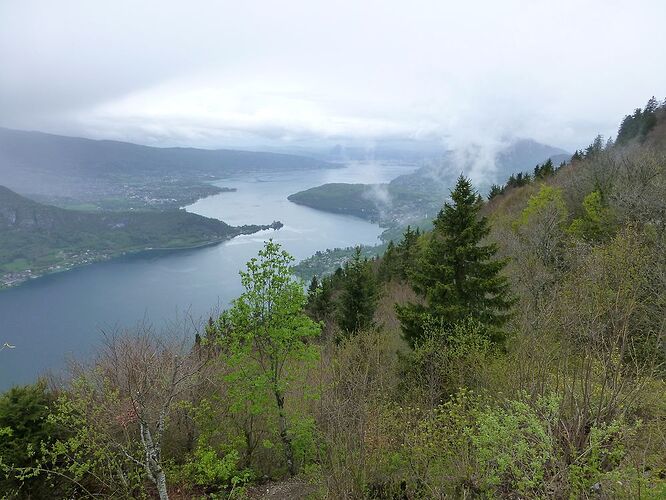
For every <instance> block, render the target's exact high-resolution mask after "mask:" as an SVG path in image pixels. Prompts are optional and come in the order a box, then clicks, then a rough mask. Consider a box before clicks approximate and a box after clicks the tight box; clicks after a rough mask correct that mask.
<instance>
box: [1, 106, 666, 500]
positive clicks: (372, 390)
mask: <svg viewBox="0 0 666 500" xmlns="http://www.w3.org/2000/svg"><path fill="white" fill-rule="evenodd" d="M518 173H519V172H515V173H514V174H513V175H511V176H510V177H509V179H508V180H507V182H506V183H505V184H503V185H499V184H498V185H497V186H496V187H495V189H494V190H493V191H492V192H491V195H490V199H489V200H487V199H485V197H482V196H481V195H480V194H479V193H478V190H477V189H476V187H475V186H474V185H473V184H472V183H471V181H470V180H469V179H467V178H466V177H464V176H462V175H461V176H460V177H459V178H458V179H457V181H456V184H455V187H454V188H453V189H452V191H451V193H450V201H449V202H447V203H446V204H445V205H444V206H443V207H442V209H441V211H440V212H439V213H438V214H437V215H436V217H434V221H433V229H432V231H429V232H426V233H421V232H417V231H411V230H410V231H408V232H407V233H406V234H405V235H404V237H403V238H402V239H401V240H400V241H395V242H391V243H390V244H389V245H388V248H387V250H386V253H385V254H384V256H383V257H382V258H378V259H373V260H367V259H365V258H363V256H362V255H361V252H360V251H359V252H357V253H356V255H355V256H354V258H352V259H351V260H349V261H348V262H347V263H346V264H345V265H344V266H343V267H342V268H340V269H338V270H337V271H336V272H335V273H334V274H332V275H329V276H326V277H324V278H320V279H313V281H312V282H311V283H310V286H309V288H308V290H307V292H305V291H304V289H303V286H302V284H301V283H298V282H296V281H294V280H293V278H292V276H291V271H290V265H291V264H292V261H293V259H292V258H291V257H290V256H289V255H288V254H287V253H286V252H284V251H283V250H282V249H281V248H280V246H279V245H278V244H276V243H273V242H268V243H267V244H266V245H265V248H264V250H262V251H261V252H260V253H259V255H258V256H257V258H254V259H252V260H251V261H250V262H248V264H247V268H246V269H245V270H243V271H242V272H241V282H242V285H243V289H244V292H243V293H242V294H241V295H240V296H239V297H238V298H237V299H236V300H235V301H234V302H233V304H232V305H231V306H230V308H229V309H228V310H227V311H225V312H223V313H222V314H215V315H214V316H212V317H211V318H210V320H209V321H207V322H206V321H204V324H203V325H202V327H200V328H197V329H196V331H191V330H190V329H185V328H183V329H181V330H178V331H176V332H173V331H172V332H156V331H154V330H153V329H151V328H149V327H147V326H143V327H141V328H138V329H136V330H132V331H127V332H118V333H117V334H115V335H109V336H108V337H107V339H106V342H105V344H104V346H103V347H102V348H101V349H100V350H99V352H98V353H97V355H96V356H95V357H94V358H93V359H89V360H85V363H83V362H82V363H80V364H78V365H76V367H75V368H74V369H73V370H72V374H71V379H70V380H68V381H66V382H64V383H63V382H59V383H56V382H53V381H47V380H44V381H42V382H40V383H37V384H35V385H32V386H27V387H16V388H13V389H12V390H10V391H9V392H7V393H6V394H4V395H3V396H2V397H0V433H1V434H2V435H3V439H2V441H0V468H1V469H0V470H2V472H3V474H4V476H3V479H2V481H1V482H0V489H2V490H3V491H5V492H8V494H9V495H15V496H17V497H29V496H32V497H33V498H42V497H44V496H45V495H49V496H56V497H81V498H92V497H94V496H102V497H112V498H130V497H132V498H136V497H142V496H153V497H158V496H159V497H160V498H161V499H166V498H169V497H171V498H202V497H204V498H244V497H248V496H249V497H250V498H262V497H264V496H263V495H264V494H265V495H266V496H265V498H367V499H406V498H409V499H415V498H513V499H515V498H561V499H565V498H594V499H611V498H632V499H633V498H645V499H657V498H664V497H665V496H666V378H665V377H666V364H665V362H666V332H665V327H666V321H665V318H666V252H664V248H665V244H666V104H661V103H659V102H657V101H656V100H654V101H653V100H650V102H648V105H647V106H646V107H645V108H641V109H639V110H636V112H634V113H633V114H632V115H630V116H629V117H628V118H626V119H625V120H624V121H623V122H622V125H621V127H620V130H619V133H618V138H617V140H616V141H615V142H613V141H605V140H603V139H602V138H601V137H598V138H596V139H594V140H593V142H592V143H591V144H590V146H589V147H588V148H586V149H585V150H583V151H576V153H575V154H574V155H573V158H572V159H571V161H569V162H566V163H565V164H564V165H562V166H561V167H558V166H556V164H553V162H552V161H551V162H550V163H549V162H548V161H545V162H543V163H542V164H540V165H538V166H537V167H536V168H535V169H534V170H532V171H530V172H527V173H525V172H522V173H521V174H520V176H518ZM517 179H519V180H517ZM0 340H1V339H0ZM5 355H11V350H5V351H3V352H1V353H0V356H5Z"/></svg>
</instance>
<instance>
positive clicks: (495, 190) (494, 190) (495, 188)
mask: <svg viewBox="0 0 666 500" xmlns="http://www.w3.org/2000/svg"><path fill="white" fill-rule="evenodd" d="M503 192H504V186H499V185H497V184H493V185H492V186H490V191H489V192H488V201H490V200H492V199H493V198H494V197H495V196H499V195H501V194H502V193H503Z"/></svg>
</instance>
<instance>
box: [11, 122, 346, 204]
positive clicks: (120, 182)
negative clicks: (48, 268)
mask: <svg viewBox="0 0 666 500" xmlns="http://www.w3.org/2000/svg"><path fill="white" fill-rule="evenodd" d="M331 167H334V165H333V164H331V163H327V162H324V161H321V160H316V159H313V158H307V157H304V156H297V155H290V154H279V153H261V152H252V151H235V150H223V149H220V150H207V149H195V148H157V147H150V146H141V145H137V144H131V143H127V142H118V141H108V140H91V139H83V138H78V137H65V136H60V135H53V134H45V133H42V132H26V131H19V130H10V129H6V128H0V183H1V184H3V185H5V186H7V187H9V188H11V189H13V190H15V191H17V192H19V193H22V194H29V195H38V196H41V197H44V199H47V200H51V201H56V202H60V199H64V200H66V199H68V198H69V199H71V200H74V201H83V202H97V201H100V200H109V199H117V198H122V199H124V200H125V201H126V203H128V204H129V206H137V207H138V206H146V205H157V206H160V207H163V206H170V207H173V206H175V207H178V206H182V205H183V204H185V203H187V202H192V201H194V200H196V199H198V198H200V197H201V196H202V195H204V196H205V195H208V194H213V193H215V192H218V191H219V188H216V187H215V186H211V185H210V184H209V183H208V181H210V180H213V179H220V178H224V177H228V176H231V175H235V174H240V173H250V172H276V171H278V172H279V171H288V170H309V169H318V168H331ZM132 202H133V203H132ZM121 207H122V205H121ZM103 208H108V207H103Z"/></svg>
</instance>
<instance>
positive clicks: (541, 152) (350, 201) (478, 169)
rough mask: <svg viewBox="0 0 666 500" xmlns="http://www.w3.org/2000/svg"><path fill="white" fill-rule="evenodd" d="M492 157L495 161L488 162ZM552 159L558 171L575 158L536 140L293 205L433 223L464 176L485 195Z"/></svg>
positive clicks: (389, 222) (318, 192) (311, 195)
mask: <svg viewBox="0 0 666 500" xmlns="http://www.w3.org/2000/svg"><path fill="white" fill-rule="evenodd" d="M488 156H489V157H488ZM549 158H550V159H551V160H552V161H553V162H554V163H555V164H556V165H557V164H559V163H560V162H561V161H566V160H568V159H569V158H570V155H569V154H568V153H567V152H566V151H564V150H563V149H560V148H556V147H553V146H548V145H545V144H541V143H538V142H536V141H533V140H530V139H522V140H518V141H515V142H513V143H512V144H510V145H509V146H507V147H505V148H504V149H502V150H500V151H499V152H497V153H496V154H490V155H489V153H488V152H487V151H486V150H484V149H483V148H481V147H471V148H469V150H467V151H465V153H464V154H457V153H456V152H452V151H449V152H447V153H446V154H445V155H444V156H443V157H442V158H440V159H439V160H437V161H430V162H428V163H427V164H426V165H424V166H422V167H420V168H419V169H417V170H416V171H414V172H413V173H411V174H406V175H401V176H400V177H397V178H395V179H393V180H392V181H391V182H390V183H388V184H341V183H335V184H324V185H321V186H317V187H313V188H310V189H306V190H304V191H300V192H298V193H294V194H292V195H290V196H289V197H288V199H289V201H292V202H294V203H298V204H301V205H306V206H308V207H311V208H316V209H319V210H324V211H327V212H333V213H342V214H351V215H355V216H357V217H361V218H364V219H368V220H371V221H373V222H379V223H380V224H382V225H384V226H386V227H394V226H396V225H403V224H407V223H417V222H419V221H422V220H423V219H426V218H432V217H433V215H434V214H436V213H437V212H438V211H439V209H440V208H441V206H442V204H443V203H444V201H445V200H446V198H447V197H448V194H449V189H450V188H451V187H452V186H453V184H454V183H455V180H456V178H457V177H458V175H460V173H461V172H462V173H464V174H466V175H468V176H472V177H475V180H476V185H477V186H478V187H479V189H480V190H481V191H482V192H485V191H487V190H488V188H489V187H490V186H491V184H493V183H496V182H502V181H504V180H505V179H506V178H507V177H508V176H509V175H510V174H512V173H514V172H521V171H523V170H528V171H532V169H533V168H534V166H535V165H537V164H538V163H542V162H544V161H546V160H547V159H549Z"/></svg>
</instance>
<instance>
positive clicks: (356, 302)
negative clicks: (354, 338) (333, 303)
mask: <svg viewBox="0 0 666 500" xmlns="http://www.w3.org/2000/svg"><path fill="white" fill-rule="evenodd" d="M378 299H379V288H378V286H377V279H376V278H375V275H374V273H373V272H372V269H371V268H370V263H369V262H368V261H367V260H365V259H363V258H362V257H361V248H360V247H356V251H355V252H354V256H353V257H352V259H351V260H350V261H348V262H347V263H346V264H345V270H344V278H343V282H342V294H341V296H340V302H339V304H338V325H339V326H340V328H341V329H342V331H343V332H344V333H345V334H347V335H351V334H354V333H356V332H359V331H361V330H364V329H367V328H370V327H372V326H373V324H374V316H375V309H376V308H377V301H378Z"/></svg>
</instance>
